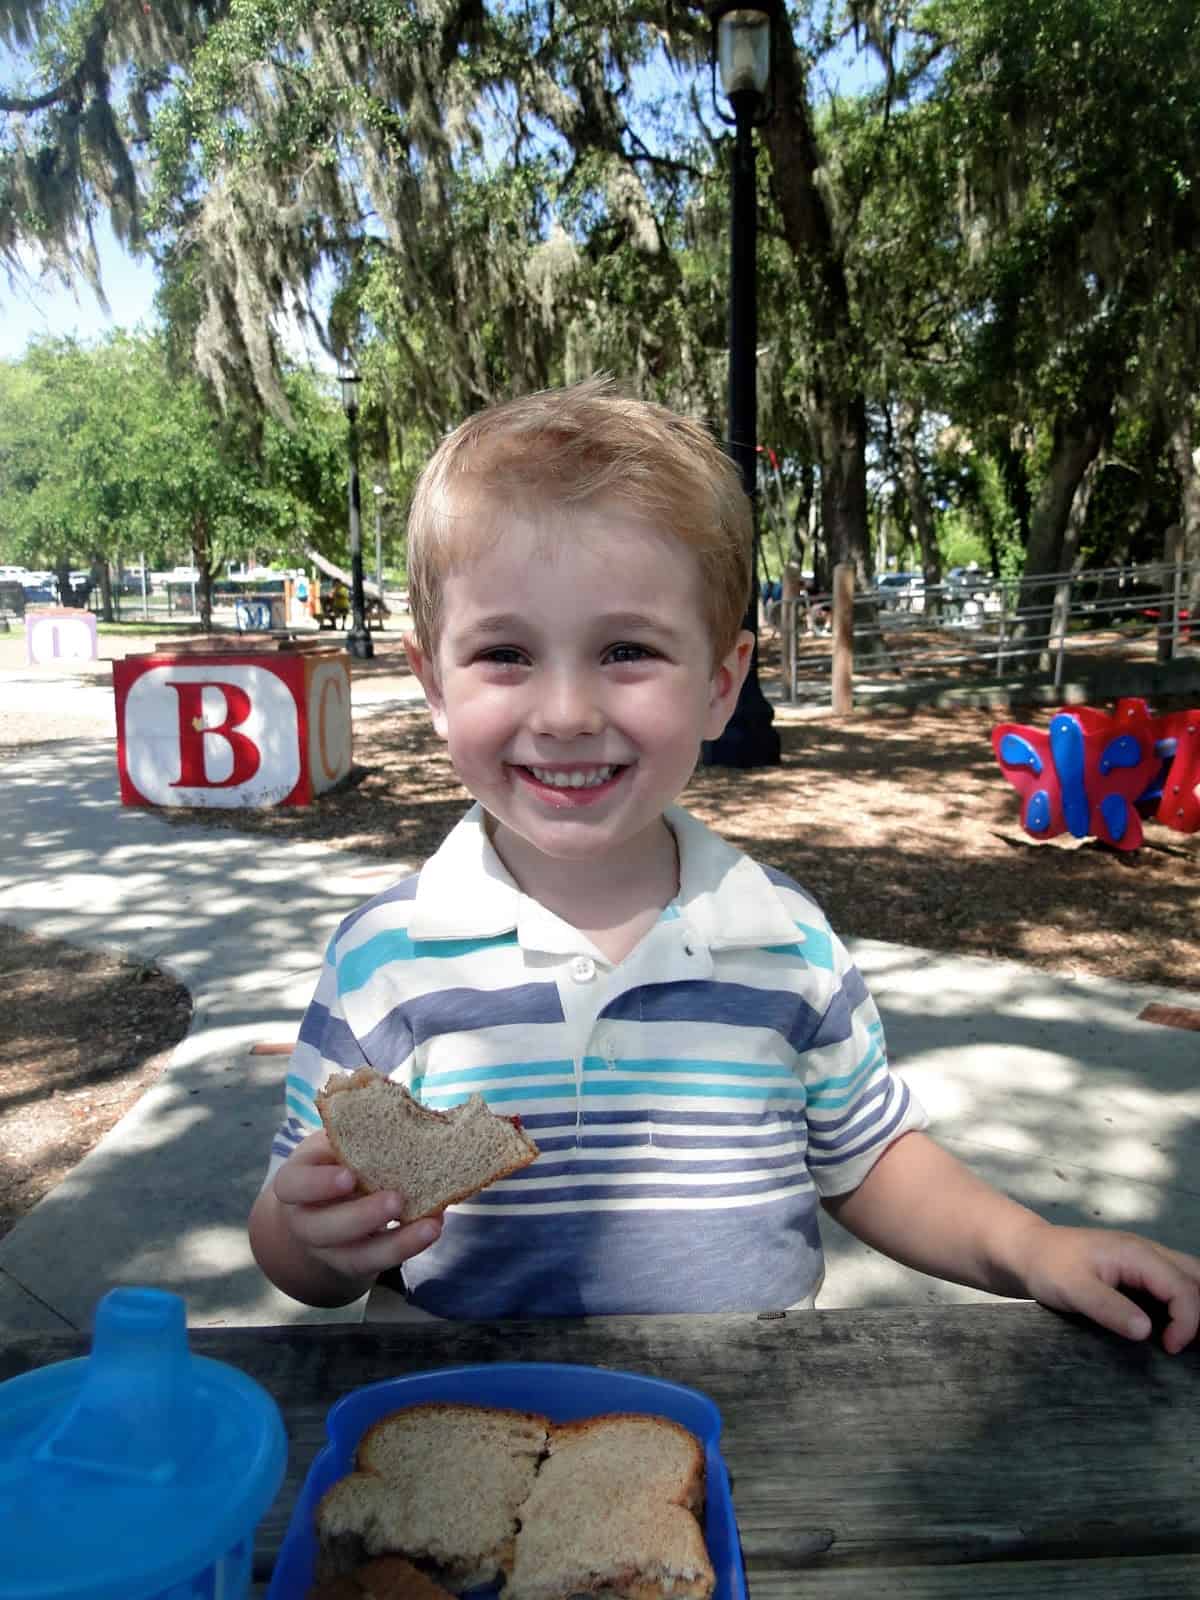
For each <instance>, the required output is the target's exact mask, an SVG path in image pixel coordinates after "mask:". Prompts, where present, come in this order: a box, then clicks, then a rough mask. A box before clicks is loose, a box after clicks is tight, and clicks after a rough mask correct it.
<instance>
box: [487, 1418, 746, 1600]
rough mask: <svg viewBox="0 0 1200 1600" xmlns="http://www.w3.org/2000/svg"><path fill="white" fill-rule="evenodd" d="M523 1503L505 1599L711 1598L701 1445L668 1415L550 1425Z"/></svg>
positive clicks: (650, 1599) (689, 1599)
mask: <svg viewBox="0 0 1200 1600" xmlns="http://www.w3.org/2000/svg"><path fill="white" fill-rule="evenodd" d="M548 1449H549V1454H548V1456H547V1458H546V1460H544V1461H543V1462H542V1464H541V1466H540V1468H539V1469H538V1475H537V1478H536V1479H535V1481H534V1486H533V1491H532V1493H531V1494H530V1496H529V1498H528V1500H526V1502H525V1504H524V1505H523V1506H522V1507H521V1531H520V1532H519V1533H518V1535H517V1541H516V1546H515V1550H514V1561H513V1566H512V1569H511V1572H510V1574H509V1577H508V1581H507V1583H506V1585H505V1587H504V1590H503V1596H504V1600H562V1597H564V1596H567V1595H572V1596H573V1595H591V1596H596V1597H597V1600H599V1597H601V1596H603V1597H604V1600H664V1597H666V1596H670V1597H671V1600H708V1597H709V1596H710V1595H711V1594H712V1592H713V1588H714V1586H715V1582H716V1578H715V1575H714V1573H713V1569H712V1564H711V1563H710V1561H709V1559H708V1551H707V1549H706V1548H705V1544H704V1535H703V1532H702V1531H701V1527H700V1524H699V1522H698V1521H697V1517H698V1516H700V1515H703V1510H704V1478H705V1472H704V1450H703V1448H702V1446H701V1444H700V1441H699V1440H698V1439H697V1438H696V1437H695V1436H694V1435H693V1434H691V1433H689V1432H688V1430H687V1429H686V1428H683V1427H680V1426H679V1424H678V1423H675V1422H670V1421H668V1420H667V1419H666V1418H664V1417H654V1416H641V1415H627V1414H623V1413H616V1414H612V1415H608V1416H599V1417H589V1418H588V1419H587V1420H586V1421H583V1422H574V1423H565V1424H562V1425H560V1426H558V1427H553V1428H551V1430H550V1437H549V1441H548Z"/></svg>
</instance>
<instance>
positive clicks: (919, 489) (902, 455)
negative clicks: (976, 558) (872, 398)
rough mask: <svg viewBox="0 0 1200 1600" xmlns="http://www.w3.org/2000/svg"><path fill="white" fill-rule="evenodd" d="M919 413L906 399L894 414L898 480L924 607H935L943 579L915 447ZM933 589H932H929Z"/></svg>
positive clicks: (935, 608)
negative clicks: (921, 576)
mask: <svg viewBox="0 0 1200 1600" xmlns="http://www.w3.org/2000/svg"><path fill="white" fill-rule="evenodd" d="M920 423H921V414H920V412H919V411H917V409H916V408H915V407H914V406H913V405H911V404H910V403H909V402H908V401H907V400H901V402H900V404H899V406H898V408H897V414H896V454H897V457H898V459H899V463H900V483H901V485H902V487H903V489H904V498H905V500H906V501H907V502H908V514H909V517H910V518H911V520H912V525H913V527H914V528H915V529H916V532H917V543H918V544H919V545H920V547H921V567H922V570H923V571H924V573H925V594H926V600H925V610H926V613H927V614H928V615H932V614H934V613H935V612H936V610H937V588H938V585H939V584H940V583H941V581H942V556H941V551H940V550H939V549H938V546H937V532H936V529H935V527H934V522H933V506H932V505H931V503H930V500H929V491H928V489H927V488H926V485H925V471H924V468H923V466H922V464H921V457H920V454H919V452H918V450H917V433H918V430H919V428H920ZM931 591H932V592H931Z"/></svg>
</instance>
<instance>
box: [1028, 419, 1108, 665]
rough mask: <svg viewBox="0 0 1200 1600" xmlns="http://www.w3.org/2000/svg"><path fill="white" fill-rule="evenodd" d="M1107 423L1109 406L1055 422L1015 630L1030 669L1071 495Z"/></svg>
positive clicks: (1059, 566)
mask: <svg viewBox="0 0 1200 1600" xmlns="http://www.w3.org/2000/svg"><path fill="white" fill-rule="evenodd" d="M1111 420H1112V407H1111V404H1109V405H1108V406H1107V407H1105V408H1104V409H1103V410H1100V409H1099V408H1096V409H1092V410H1089V411H1088V412H1086V413H1085V412H1081V411H1077V412H1074V413H1073V414H1072V415H1071V416H1069V417H1056V418H1055V422H1054V443H1053V446H1052V448H1051V453H1050V461H1049V463H1048V465H1047V467H1046V476H1045V479H1044V480H1043V482H1042V486H1041V488H1040V489H1039V491H1038V495H1037V499H1036V501H1035V502H1034V507H1033V514H1032V517H1031V519H1030V527H1029V544H1028V547H1027V548H1026V551H1025V570H1024V572H1023V574H1022V576H1021V595H1020V600H1019V602H1018V604H1019V610H1018V614H1017V625H1016V627H1015V629H1014V637H1015V638H1017V639H1020V640H1021V641H1022V643H1023V646H1024V648H1025V651H1026V652H1027V653H1026V654H1025V656H1024V660H1025V662H1026V664H1027V665H1031V664H1033V662H1034V659H1035V658H1034V654H1033V652H1034V651H1035V650H1041V651H1044V650H1045V647H1046V645H1047V643H1048V641H1049V638H1050V623H1051V611H1052V607H1053V586H1052V585H1051V584H1048V583H1046V582H1045V581H1041V580H1044V579H1045V577H1046V575H1047V574H1050V573H1055V572H1061V571H1062V570H1063V561H1064V554H1065V547H1066V539H1067V528H1068V525H1069V523H1070V518H1071V507H1072V505H1073V504H1074V500H1075V493H1076V490H1077V489H1078V488H1079V486H1080V483H1081V482H1082V480H1083V476H1084V474H1085V473H1086V471H1087V469H1088V467H1089V466H1090V465H1091V464H1092V462H1093V461H1094V460H1095V459H1096V457H1097V456H1098V455H1099V453H1100V450H1101V448H1102V447H1103V445H1104V444H1105V443H1106V441H1107V439H1108V433H1109V428H1110V425H1111ZM1085 509H1086V508H1085ZM1043 659H1044V658H1043Z"/></svg>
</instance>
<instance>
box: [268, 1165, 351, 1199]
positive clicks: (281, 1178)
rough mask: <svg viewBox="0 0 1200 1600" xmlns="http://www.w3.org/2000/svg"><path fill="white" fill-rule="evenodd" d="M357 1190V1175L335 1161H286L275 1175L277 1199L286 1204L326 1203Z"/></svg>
mask: <svg viewBox="0 0 1200 1600" xmlns="http://www.w3.org/2000/svg"><path fill="white" fill-rule="evenodd" d="M353 1192H354V1175H353V1174H352V1173H350V1172H347V1170H346V1168H345V1167H340V1166H337V1165H336V1164H335V1163H330V1162H324V1161H323V1162H321V1163H319V1164H310V1163H308V1162H302V1161H295V1162H291V1161H289V1162H285V1164H284V1165H283V1166H282V1167H280V1169H279V1171H278V1172H277V1173H276V1174H275V1198H276V1199H277V1200H279V1201H281V1202H282V1203H283V1204H284V1205H285V1206H313V1205H324V1204H327V1203H328V1202H329V1201H331V1200H341V1199H344V1198H345V1197H346V1196H347V1195H348V1194H352V1193H353Z"/></svg>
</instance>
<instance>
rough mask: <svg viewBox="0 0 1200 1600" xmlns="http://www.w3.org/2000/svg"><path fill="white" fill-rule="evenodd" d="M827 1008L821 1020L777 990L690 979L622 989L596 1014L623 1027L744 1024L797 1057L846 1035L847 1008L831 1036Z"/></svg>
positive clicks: (802, 1002) (791, 996)
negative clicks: (773, 1036)
mask: <svg viewBox="0 0 1200 1600" xmlns="http://www.w3.org/2000/svg"><path fill="white" fill-rule="evenodd" d="M831 1010H832V1007H830V1009H829V1010H827V1011H826V1012H825V1015H824V1016H821V1015H820V1014H819V1013H818V1012H817V1011H815V1010H814V1009H813V1007H812V1006H810V1005H809V1004H808V1002H807V1001H806V1000H803V999H801V998H800V996H799V995H796V994H790V993H788V992H787V991H786V990H783V989H759V988H755V987H753V986H751V985H748V984H743V983H720V982H717V981H715V980H707V979H694V980H692V981H690V982H683V983H655V984H643V985H641V986H640V987H638V988H634V989H627V990H626V991H625V993H624V994H621V995H618V996H617V997H616V998H615V999H614V1000H612V1001H610V1002H609V1004H608V1005H606V1006H605V1007H604V1009H603V1011H601V1013H600V1015H601V1016H602V1017H611V1018H613V1019H614V1020H618V1021H629V1022H640V1023H646V1022H708V1023H714V1024H728V1025H729V1026H731V1027H736V1028H744V1027H745V1026H746V1018H747V1017H753V1018H754V1022H755V1025H756V1026H758V1027H762V1028H771V1029H773V1030H774V1031H775V1032H776V1033H778V1034H780V1035H781V1036H782V1037H783V1038H784V1039H786V1040H787V1042H788V1044H789V1045H791V1047H792V1049H793V1050H795V1051H796V1052H797V1054H800V1053H802V1052H803V1051H805V1050H808V1049H811V1048H812V1047H813V1042H814V1039H816V1038H817V1036H818V1035H819V1034H820V1035H827V1037H821V1039H820V1042H821V1043H831V1042H840V1041H841V1040H843V1039H846V1038H848V1037H849V1035H850V1008H849V1006H848V1005H846V1004H845V1003H844V1002H843V1005H842V1010H841V1013H840V1016H841V1018H842V1026H843V1027H844V1030H845V1031H844V1032H842V1033H841V1034H840V1035H836V1037H835V1035H834V1033H833V1032H832V1031H831V1030H832V1028H833V1026H834V1024H832V1023H830V1024H829V1026H827V1022H828V1019H829V1018H830V1012H831Z"/></svg>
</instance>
